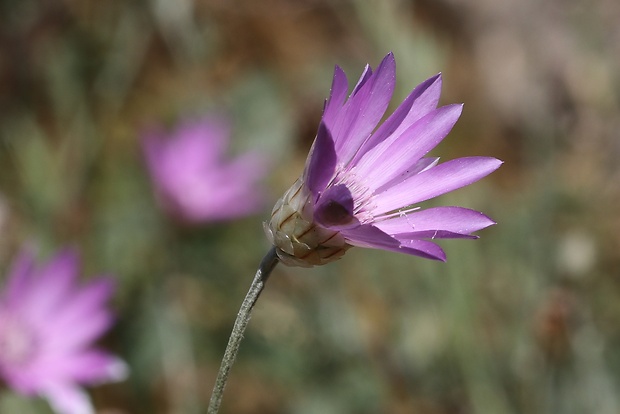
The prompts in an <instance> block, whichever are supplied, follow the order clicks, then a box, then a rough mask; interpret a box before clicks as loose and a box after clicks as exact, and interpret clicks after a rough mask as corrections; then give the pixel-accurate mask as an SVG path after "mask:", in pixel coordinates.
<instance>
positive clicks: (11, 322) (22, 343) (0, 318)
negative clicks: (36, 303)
mask: <svg viewBox="0 0 620 414" xmlns="http://www.w3.org/2000/svg"><path fill="white" fill-rule="evenodd" d="M35 348H36V342H35V338H34V335H33V334H32V331H31V330H30V329H28V326H26V325H25V324H24V323H22V321H20V320H18V319H15V318H14V317H12V316H11V315H2V314H0V366H15V365H21V364H23V363H24V362H26V361H28V360H29V359H30V358H31V357H32V355H33V353H34V352H35Z"/></svg>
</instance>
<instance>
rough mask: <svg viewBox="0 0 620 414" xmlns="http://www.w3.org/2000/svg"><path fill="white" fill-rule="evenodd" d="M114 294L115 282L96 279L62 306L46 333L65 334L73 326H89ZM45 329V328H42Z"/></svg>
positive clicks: (47, 325) (50, 322)
mask: <svg viewBox="0 0 620 414" xmlns="http://www.w3.org/2000/svg"><path fill="white" fill-rule="evenodd" d="M113 292H114V281H113V280H112V279H111V278H106V277H100V278H98V279H94V280H92V281H91V282H89V283H88V285H86V286H83V287H82V288H81V289H80V290H79V291H77V292H75V294H74V296H73V298H72V299H71V300H70V301H67V303H65V304H64V306H62V308H60V309H59V310H58V311H57V312H56V313H55V314H54V318H52V319H50V320H49V321H48V323H47V324H46V327H45V329H44V331H46V332H47V331H48V330H49V332H52V333H53V332H63V331H64V330H69V329H71V327H72V326H79V325H81V324H87V323H88V321H89V320H90V319H91V318H92V317H93V316H94V315H96V314H97V313H99V312H100V310H101V309H104V308H103V307H104V305H105V302H107V301H108V300H109V299H110V296H111V295H112V293H113ZM42 329H43V328H42Z"/></svg>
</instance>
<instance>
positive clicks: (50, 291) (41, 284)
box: [20, 249, 79, 320]
mask: <svg viewBox="0 0 620 414" xmlns="http://www.w3.org/2000/svg"><path fill="white" fill-rule="evenodd" d="M78 269H79V257H78V255H77V252H75V251H74V250H71V249H67V250H65V251H62V252H60V253H58V254H57V255H55V256H54V257H53V258H52V259H51V260H50V262H49V263H47V265H45V266H43V268H42V269H39V270H38V272H37V273H38V277H37V279H36V280H33V281H32V282H31V284H30V285H31V286H30V288H29V289H28V291H27V292H23V294H22V295H21V298H20V301H21V303H20V306H21V308H22V309H23V314H24V315H25V316H26V317H28V318H29V319H31V320H36V319H43V320H46V319H49V315H50V314H53V313H54V312H55V311H56V310H57V308H58V306H60V305H62V304H63V303H65V301H66V299H67V297H68V296H69V295H70V293H71V290H72V288H73V285H74V284H75V281H76V279H77V276H78Z"/></svg>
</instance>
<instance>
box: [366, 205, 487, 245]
mask: <svg viewBox="0 0 620 414" xmlns="http://www.w3.org/2000/svg"><path fill="white" fill-rule="evenodd" d="M493 224H495V222H494V221H493V220H491V219H490V218H489V217H487V216H486V215H484V214H482V213H481V212H479V211H475V210H470V209H468V208H463V207H434V208H429V209H426V210H420V211H414V212H411V213H407V214H406V215H403V216H398V217H394V218H391V219H388V220H384V221H380V222H378V223H376V224H375V226H377V227H378V228H379V229H381V230H382V231H384V232H386V233H387V234H409V236H410V237H411V238H417V237H415V236H413V234H415V233H418V232H429V231H430V232H433V231H445V232H451V233H456V234H462V235H468V234H471V233H473V232H475V231H478V230H482V229H484V228H486V227H489V226H492V225H493Z"/></svg>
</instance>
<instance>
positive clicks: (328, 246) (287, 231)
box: [264, 177, 352, 267]
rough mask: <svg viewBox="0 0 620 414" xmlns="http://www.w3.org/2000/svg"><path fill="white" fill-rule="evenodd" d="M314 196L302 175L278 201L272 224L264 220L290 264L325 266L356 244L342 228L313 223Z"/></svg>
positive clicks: (273, 212)
mask: <svg viewBox="0 0 620 414" xmlns="http://www.w3.org/2000/svg"><path fill="white" fill-rule="evenodd" d="M310 197H311V193H310V191H309V190H308V188H307V187H306V186H305V185H304V182H303V179H302V178H301V177H300V178H299V179H298V180H297V181H295V184H293V185H292V187H291V188H289V189H288V191H286V193H284V196H283V197H282V198H281V199H279V200H278V202H277V203H276V205H275V206H274V208H273V211H272V212H271V220H270V221H269V223H264V227H265V233H266V234H267V238H268V239H269V241H270V242H271V243H272V244H273V245H274V246H275V247H276V249H277V250H276V252H277V254H278V257H279V258H280V261H281V262H282V263H284V264H286V265H288V266H302V267H312V266H318V265H323V264H326V263H329V262H333V261H335V260H338V259H340V258H341V257H342V255H344V253H345V252H346V251H347V250H348V249H349V248H350V247H352V246H351V245H349V244H347V243H346V241H345V240H344V237H343V236H342V234H340V233H339V232H338V231H334V230H328V229H325V228H322V227H320V226H317V225H316V224H315V223H313V206H312V203H311V201H310Z"/></svg>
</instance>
